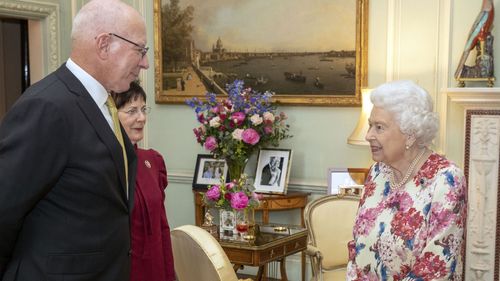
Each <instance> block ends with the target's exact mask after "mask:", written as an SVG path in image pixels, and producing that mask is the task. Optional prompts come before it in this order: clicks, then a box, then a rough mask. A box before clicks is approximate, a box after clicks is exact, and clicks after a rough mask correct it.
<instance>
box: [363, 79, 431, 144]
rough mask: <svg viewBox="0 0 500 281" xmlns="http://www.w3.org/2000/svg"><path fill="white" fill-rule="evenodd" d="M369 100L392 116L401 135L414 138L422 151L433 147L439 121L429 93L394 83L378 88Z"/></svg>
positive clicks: (411, 84)
mask: <svg viewBox="0 0 500 281" xmlns="http://www.w3.org/2000/svg"><path fill="white" fill-rule="evenodd" d="M370 99H371V102H372V103H373V105H374V106H376V107H379V108H382V109H384V110H386V111H388V112H390V113H392V114H393V116H394V119H395V120H396V122H397V124H398V125H399V128H400V130H401V132H402V133H403V134H405V135H409V136H410V135H413V136H414V137H415V139H416V141H415V144H417V145H418V146H419V147H427V146H429V145H430V144H432V141H433V140H434V138H435V137H436V135H437V132H438V128H439V118H438V115H437V113H436V112H434V111H433V104H432V98H431V96H430V95H429V93H427V91H426V90H424V89H422V88H421V87H420V86H418V85H417V84H415V83H414V82H413V81H410V80H399V81H392V82H388V83H385V84H382V85H380V86H378V87H377V88H375V89H374V90H373V91H372V92H371V96H370Z"/></svg>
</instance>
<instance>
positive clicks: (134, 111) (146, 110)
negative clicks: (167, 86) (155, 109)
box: [118, 106, 151, 116]
mask: <svg viewBox="0 0 500 281" xmlns="http://www.w3.org/2000/svg"><path fill="white" fill-rule="evenodd" d="M118 111H119V112H123V113H125V114H127V115H129V116H137V115H138V114H139V112H141V113H142V114H143V115H144V116H146V115H148V114H149V113H150V112H151V107H149V106H145V107H143V108H141V109H138V108H137V107H133V108H131V109H129V110H118Z"/></svg>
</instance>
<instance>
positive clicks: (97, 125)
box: [56, 65, 135, 201]
mask: <svg viewBox="0 0 500 281" xmlns="http://www.w3.org/2000/svg"><path fill="white" fill-rule="evenodd" d="M56 74H57V76H58V77H60V79H61V80H62V81H63V83H65V84H66V86H67V87H68V89H69V90H70V91H71V92H73V93H75V94H76V95H77V103H78V106H79V107H80V109H81V110H82V112H83V113H84V114H85V116H86V117H87V119H88V120H89V123H90V124H91V125H92V126H93V127H94V129H95V131H96V133H97V135H98V136H99V138H100V139H101V140H102V142H103V143H104V144H105V145H106V147H107V148H108V150H109V152H110V154H111V158H112V159H113V162H114V163H115V168H116V170H117V172H118V176H119V179H120V184H121V187H122V188H121V194H122V197H123V199H125V201H126V200H127V197H126V194H125V190H126V184H125V169H124V166H125V164H124V162H123V157H122V152H121V145H120V143H119V142H118V140H117V139H116V136H115V134H114V133H113V130H112V129H111V128H110V127H109V124H108V123H107V122H106V119H105V118H104V116H103V115H102V112H101V110H100V109H99V108H98V107H97V105H96V103H95V102H94V100H93V99H92V97H91V96H90V94H89V93H88V92H87V90H86V89H85V87H84V86H83V84H82V83H81V82H80V80H78V79H77V78H76V77H75V76H74V75H73V73H71V71H69V70H68V68H66V66H65V65H62V66H61V67H60V68H59V69H58V70H57V72H56ZM122 133H124V130H123V129H122ZM124 136H126V133H124ZM126 143H127V144H128V146H129V148H128V149H126V152H127V158H128V160H129V161H130V160H132V161H134V158H135V153H134V151H133V148H132V159H130V158H131V156H129V155H130V152H129V150H130V146H131V144H130V140H129V139H128V138H127V141H126ZM126 146H127V145H126ZM134 163H135V161H134ZM129 171H130V164H129ZM134 174H135V173H134ZM129 186H130V184H129ZM129 191H130V190H129Z"/></svg>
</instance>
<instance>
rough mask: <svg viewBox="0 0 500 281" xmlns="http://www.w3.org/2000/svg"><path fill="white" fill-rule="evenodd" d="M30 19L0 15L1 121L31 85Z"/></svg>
mask: <svg viewBox="0 0 500 281" xmlns="http://www.w3.org/2000/svg"><path fill="white" fill-rule="evenodd" d="M29 73H30V69H29V45H28V21H27V20H22V19H14V18H1V17H0V121H1V120H2V119H3V117H4V115H5V113H6V112H7V111H8V110H9V108H10V107H11V106H12V105H13V104H14V103H15V102H16V100H17V99H18V98H19V97H20V96H21V94H22V92H24V90H26V89H27V88H28V87H29V86H30V75H29Z"/></svg>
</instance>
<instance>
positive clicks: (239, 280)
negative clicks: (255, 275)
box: [238, 278, 253, 281]
mask: <svg viewBox="0 0 500 281" xmlns="http://www.w3.org/2000/svg"><path fill="white" fill-rule="evenodd" d="M238 281H253V279H252V278H247V279H238Z"/></svg>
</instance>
